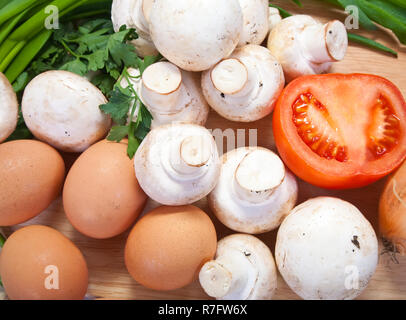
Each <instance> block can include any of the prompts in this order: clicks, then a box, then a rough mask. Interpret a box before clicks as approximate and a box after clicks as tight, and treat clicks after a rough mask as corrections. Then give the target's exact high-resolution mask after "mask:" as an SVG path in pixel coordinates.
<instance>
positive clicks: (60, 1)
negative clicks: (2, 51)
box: [10, 0, 86, 41]
mask: <svg viewBox="0 0 406 320" xmlns="http://www.w3.org/2000/svg"><path fill="white" fill-rule="evenodd" d="M75 2H76V4H75ZM85 2H86V1H85V0H82V1H78V0H54V1H52V2H51V3H50V4H49V5H53V6H56V7H57V8H58V9H59V12H60V16H62V15H63V10H65V9H68V8H69V7H70V6H72V7H74V8H76V7H77V6H79V5H80V4H82V3H85ZM47 17H48V14H46V13H45V10H44V9H41V10H39V11H38V12H37V13H36V14H34V16H33V17H32V18H30V19H29V20H27V21H26V22H25V23H23V24H22V25H21V26H20V27H19V28H17V30H15V31H14V32H13V33H12V34H11V35H10V39H12V40H17V41H23V40H27V39H29V38H31V37H33V36H35V35H36V34H38V32H40V31H41V30H43V29H44V28H45V25H44V21H45V20H46V18H47Z"/></svg>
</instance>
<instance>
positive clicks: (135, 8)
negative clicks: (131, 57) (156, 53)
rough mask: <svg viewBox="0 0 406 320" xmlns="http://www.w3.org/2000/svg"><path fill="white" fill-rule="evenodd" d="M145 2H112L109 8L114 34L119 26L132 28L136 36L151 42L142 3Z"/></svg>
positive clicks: (134, 0) (133, 0)
mask: <svg viewBox="0 0 406 320" xmlns="http://www.w3.org/2000/svg"><path fill="white" fill-rule="evenodd" d="M144 1H145V0H113V4H112V6H111V21H112V22H113V28H114V31H115V32H118V31H119V30H120V28H121V26H123V25H125V26H126V27H127V28H134V29H136V31H137V34H138V35H139V36H140V37H141V38H144V39H146V40H151V37H150V34H149V25H148V22H147V19H146V17H145V16H144V10H143V3H144Z"/></svg>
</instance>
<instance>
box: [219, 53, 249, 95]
mask: <svg viewBox="0 0 406 320" xmlns="http://www.w3.org/2000/svg"><path fill="white" fill-rule="evenodd" d="M211 80H212V82H213V85H214V87H215V88H216V89H217V90H218V91H220V92H221V93H224V94H227V95H234V96H244V95H246V94H247V93H248V92H250V91H251V89H252V87H253V82H252V81H250V79H249V75H248V69H247V67H246V66H245V65H244V64H243V63H242V62H241V61H240V60H238V59H235V58H232V59H226V60H223V61H221V62H220V63H219V64H217V65H216V66H215V67H214V68H213V70H212V72H211Z"/></svg>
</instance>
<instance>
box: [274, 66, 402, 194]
mask: <svg viewBox="0 0 406 320" xmlns="http://www.w3.org/2000/svg"><path fill="white" fill-rule="evenodd" d="M334 78H336V79H334ZM350 78H352V79H354V78H355V79H356V78H360V81H363V80H364V78H365V81H366V80H368V81H369V82H366V85H371V84H373V83H374V82H376V83H379V84H383V85H384V86H385V87H387V88H389V89H388V90H390V91H391V94H393V97H394V98H393V101H395V102H394V103H396V104H397V106H398V109H397V111H400V112H401V114H402V115H406V103H405V100H404V98H403V96H402V94H401V92H400V91H399V89H398V88H397V87H396V86H395V85H394V84H392V83H391V82H389V81H388V80H386V79H384V78H382V77H379V76H373V75H365V74H348V75H344V74H327V75H311V76H303V77H300V78H297V79H296V80H294V81H292V82H291V83H290V84H289V85H288V86H287V87H286V88H285V89H284V91H283V92H282V94H281V96H280V97H279V99H278V101H277V104H276V107H275V110H274V115H273V132H274V138H275V143H276V147H277V149H278V152H279V154H280V156H281V158H282V159H283V161H284V162H285V164H286V165H287V166H288V167H289V169H290V170H291V171H293V172H294V173H295V174H296V175H297V176H298V177H299V178H301V179H302V180H304V181H306V182H308V183H310V184H313V185H316V186H319V187H322V188H326V189H351V188H359V187H363V186H366V185H368V184H371V183H373V182H375V181H377V180H379V179H380V178H382V177H384V176H386V175H388V174H389V173H391V172H392V171H394V170H395V169H397V168H398V167H399V166H400V165H401V163H402V162H403V161H404V160H405V158H406V143H405V142H406V137H405V136H406V131H405V130H402V139H401V141H400V143H399V146H398V147H397V149H398V150H397V152H396V153H395V152H393V153H394V154H388V155H386V156H385V157H386V158H385V162H384V160H380V161H379V162H377V163H379V164H380V165H377V166H376V167H373V165H371V164H368V172H365V171H363V170H362V165H360V168H358V169H356V168H352V167H351V168H350V166H351V165H350V164H344V165H342V170H335V171H330V170H329V169H330V168H329V167H331V166H332V162H331V161H335V160H327V159H323V158H321V157H319V158H320V159H319V161H318V162H317V165H315V160H314V159H310V158H315V156H314V155H310V154H311V153H313V152H312V150H311V149H310V148H309V147H308V146H307V145H306V144H305V143H304V142H303V140H302V139H301V138H300V136H299V134H298V133H297V130H296V127H295V126H294V124H293V120H292V101H293V100H292V99H293V96H294V95H295V94H297V91H295V90H297V87H298V86H301V85H303V83H306V82H307V83H313V84H314V83H317V82H319V83H322V82H323V81H325V80H329V79H330V80H331V79H334V81H341V80H343V81H344V80H345V79H350ZM337 79H338V80H337ZM366 87H367V86H366ZM401 121H402V123H404V122H405V121H406V117H402V118H401ZM403 126H404V125H403ZM306 149H308V150H306ZM335 162H336V161H335ZM383 164H385V165H383ZM352 166H353V165H352Z"/></svg>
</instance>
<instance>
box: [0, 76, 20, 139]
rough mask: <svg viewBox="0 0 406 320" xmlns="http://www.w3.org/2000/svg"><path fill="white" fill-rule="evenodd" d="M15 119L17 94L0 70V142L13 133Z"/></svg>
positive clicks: (15, 124)
mask: <svg viewBox="0 0 406 320" xmlns="http://www.w3.org/2000/svg"><path fill="white" fill-rule="evenodd" d="M17 121H18V100H17V95H16V94H15V92H14V90H13V87H12V86H11V84H10V82H9V81H8V79H7V78H6V76H5V75H4V74H3V73H1V72H0V143H1V142H3V141H4V140H6V139H7V138H8V137H9V136H10V134H12V133H13V131H14V130H15V128H16V127H17Z"/></svg>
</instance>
